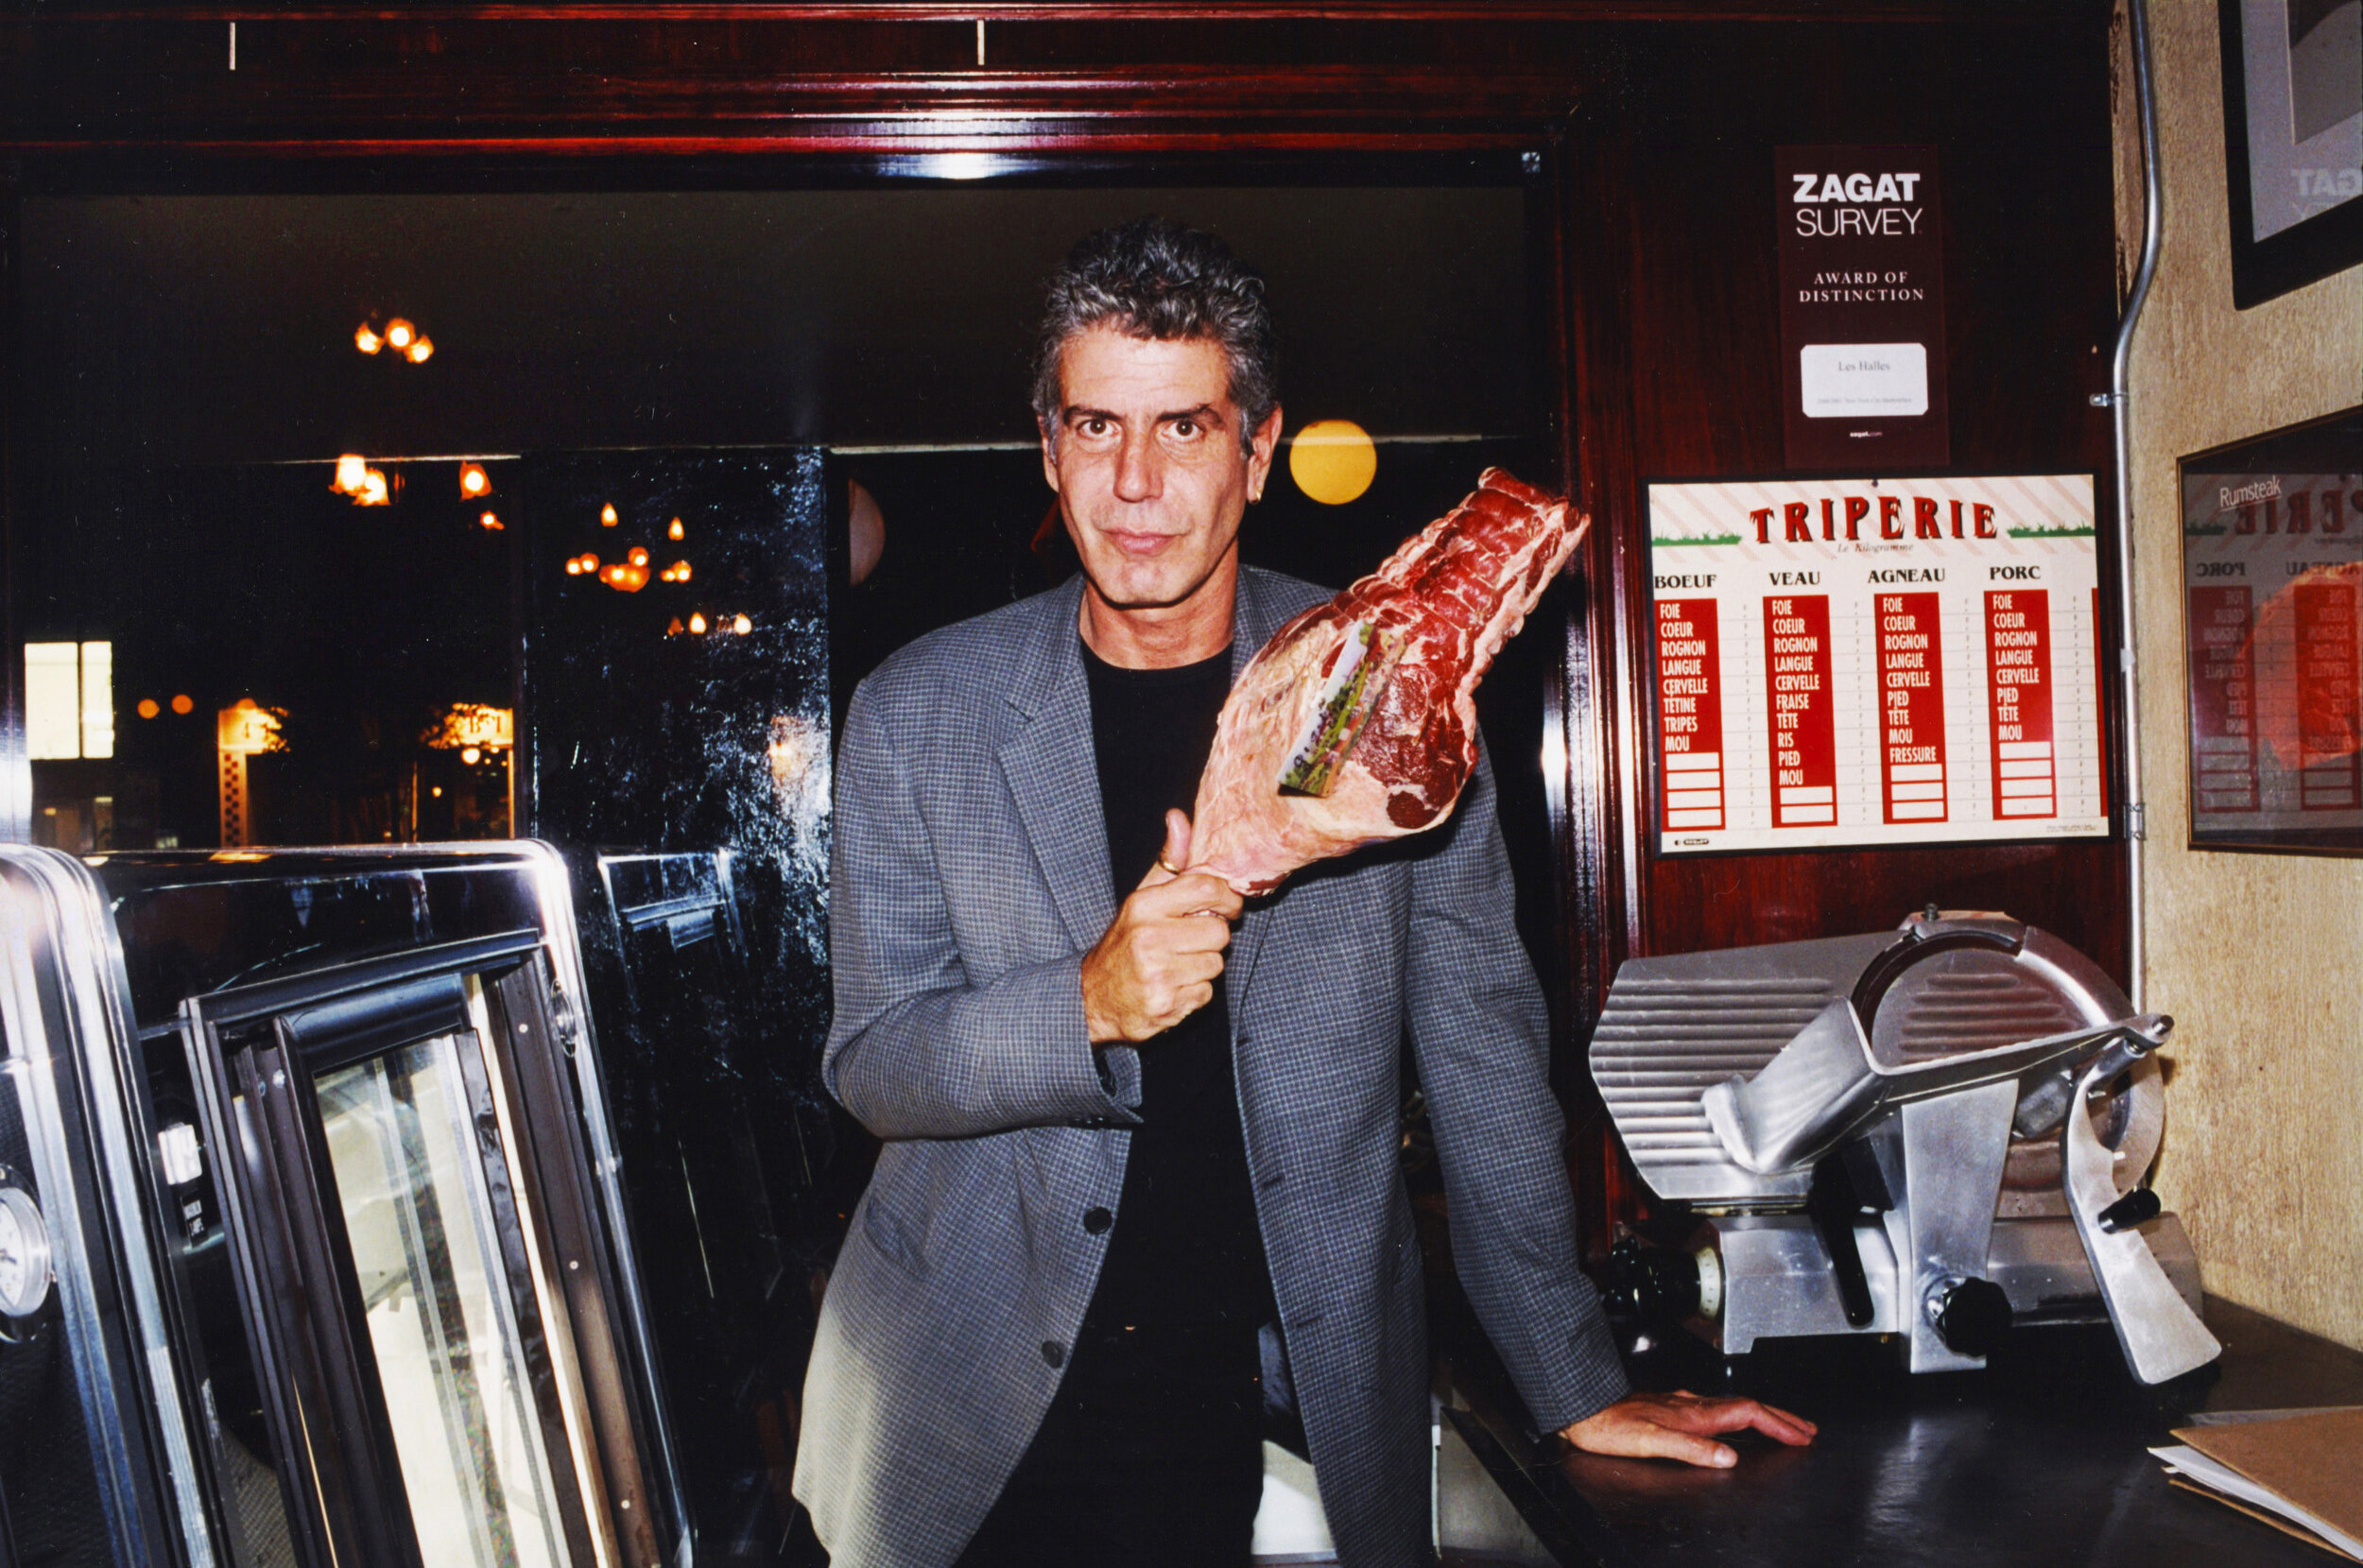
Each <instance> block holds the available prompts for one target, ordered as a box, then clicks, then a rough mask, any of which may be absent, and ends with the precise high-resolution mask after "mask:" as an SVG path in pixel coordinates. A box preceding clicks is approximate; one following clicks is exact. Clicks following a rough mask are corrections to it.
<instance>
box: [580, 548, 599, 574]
mask: <svg viewBox="0 0 2363 1568" xmlns="http://www.w3.org/2000/svg"><path fill="white" fill-rule="evenodd" d="M582 569H583V570H584V571H586V572H595V571H597V570H598V569H599V558H598V557H596V556H595V555H593V554H592V553H591V552H590V551H588V550H585V551H583V552H582Z"/></svg>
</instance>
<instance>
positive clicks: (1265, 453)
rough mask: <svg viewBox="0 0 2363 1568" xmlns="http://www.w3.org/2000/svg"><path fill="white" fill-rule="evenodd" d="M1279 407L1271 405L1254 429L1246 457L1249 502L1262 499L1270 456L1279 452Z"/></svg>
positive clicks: (1267, 476)
mask: <svg viewBox="0 0 2363 1568" xmlns="http://www.w3.org/2000/svg"><path fill="white" fill-rule="evenodd" d="M1280 416H1281V409H1280V405H1278V404H1276V403H1275V404H1273V405H1272V407H1271V412H1270V413H1268V414H1266V415H1265V416H1264V422H1263V423H1261V424H1259V425H1257V426H1256V427H1255V436H1254V439H1253V444H1252V446H1251V447H1250V450H1249V452H1248V457H1247V494H1248V499H1249V500H1250V501H1261V500H1262V499H1263V498H1264V482H1265V481H1266V480H1267V479H1268V478H1269V477H1270V476H1271V460H1272V455H1273V454H1274V453H1276V452H1278V451H1279V450H1280Z"/></svg>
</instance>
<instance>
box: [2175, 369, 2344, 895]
mask: <svg viewBox="0 0 2363 1568" xmlns="http://www.w3.org/2000/svg"><path fill="white" fill-rule="evenodd" d="M2179 466H2180V468H2181V471H2182V594H2183V600H2182V612H2183V627H2184V637H2183V646H2184V649H2185V652H2186V656H2187V659H2188V664H2187V678H2188V681H2189V687H2188V690H2189V701H2188V706H2187V713H2188V715H2189V724H2190V758H2191V764H2190V766H2191V847H2192V848H2194V849H2228V850H2267V851H2280V852H2283V853H2310V854H2363V407H2357V408H2350V409H2348V410H2346V411H2345V412H2344V413H2340V414H2333V415H2331V416H2330V417H2329V418H2327V419H2321V420H2316V421H2313V422H2310V423H2307V424H2301V425H2294V426H2291V427H2290V428H2288V429H2286V430H2276V431H2274V432H2272V433H2270V434H2269V435H2265V436H2258V437H2255V438H2253V439H2249V440H2244V441H2237V442H2234V443H2233V444H2232V445H2230V446H2221V447H2217V448H2216V449H2215V450H2214V451H2212V452H2201V453H2198V454H2196V455H2194V456H2192V457H2184V458H2183V459H2182V461H2181V463H2180V465H2179Z"/></svg>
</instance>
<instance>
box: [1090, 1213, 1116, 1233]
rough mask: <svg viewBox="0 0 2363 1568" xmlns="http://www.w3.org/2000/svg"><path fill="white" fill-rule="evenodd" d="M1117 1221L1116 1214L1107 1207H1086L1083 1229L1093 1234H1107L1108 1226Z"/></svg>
mask: <svg viewBox="0 0 2363 1568" xmlns="http://www.w3.org/2000/svg"><path fill="white" fill-rule="evenodd" d="M1115 1222H1116V1216H1115V1215H1112V1214H1110V1213H1109V1212H1108V1211H1107V1210H1105V1209H1086V1210H1084V1211H1083V1229H1084V1230H1086V1231H1089V1232H1091V1233H1092V1234H1093V1235H1095V1236H1097V1235H1105V1234H1106V1233H1107V1231H1108V1227H1109V1226H1111V1225H1113V1224H1114V1223H1115Z"/></svg>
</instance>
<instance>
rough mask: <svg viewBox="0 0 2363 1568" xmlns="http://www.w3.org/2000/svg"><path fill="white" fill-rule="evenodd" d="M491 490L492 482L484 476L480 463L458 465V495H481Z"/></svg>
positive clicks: (482, 466)
mask: <svg viewBox="0 0 2363 1568" xmlns="http://www.w3.org/2000/svg"><path fill="white" fill-rule="evenodd" d="M491 490H492V480H491V479H490V478H489V477H487V476H486V474H485V473H484V465H483V464H482V463H461V464H460V465H459V493H460V494H462V495H483V494H486V493H488V492H489V491H491Z"/></svg>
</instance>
